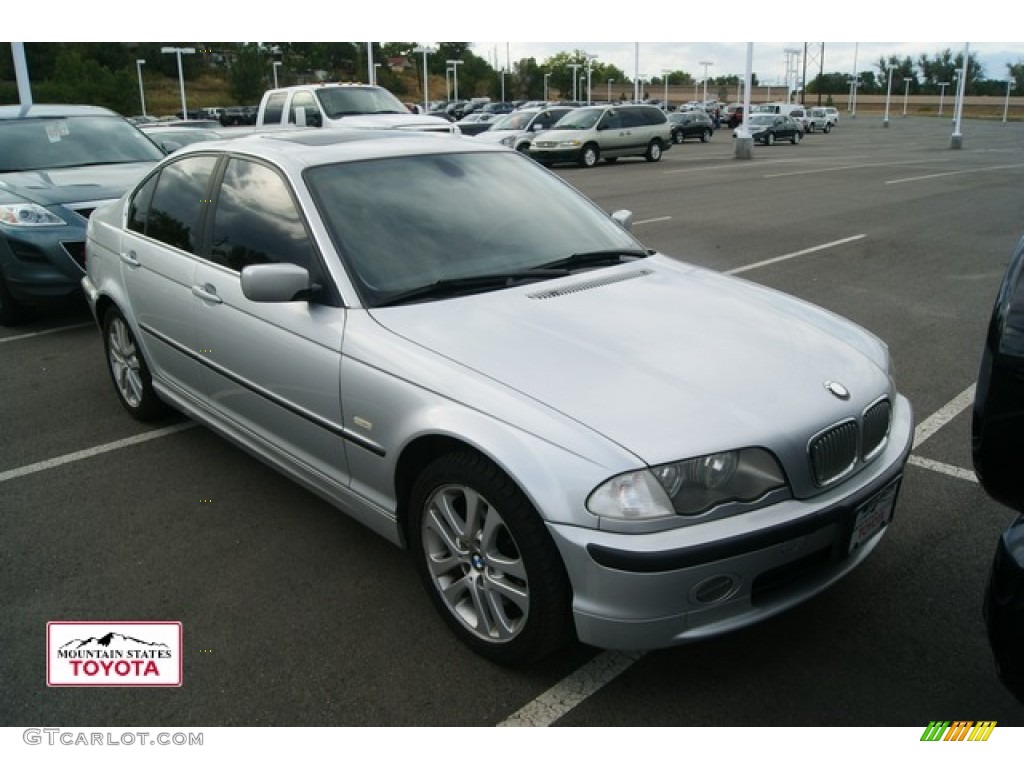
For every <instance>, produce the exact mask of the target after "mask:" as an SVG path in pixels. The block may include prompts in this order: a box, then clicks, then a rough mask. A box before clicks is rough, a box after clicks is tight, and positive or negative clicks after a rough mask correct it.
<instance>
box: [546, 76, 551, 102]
mask: <svg viewBox="0 0 1024 768" xmlns="http://www.w3.org/2000/svg"><path fill="white" fill-rule="evenodd" d="M549 77H551V73H550V72H545V73H544V101H547V100H548V78H549Z"/></svg>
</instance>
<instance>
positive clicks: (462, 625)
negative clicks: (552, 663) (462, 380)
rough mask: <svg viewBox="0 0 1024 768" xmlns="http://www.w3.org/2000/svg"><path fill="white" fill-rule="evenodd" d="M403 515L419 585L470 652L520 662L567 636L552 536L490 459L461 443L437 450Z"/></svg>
mask: <svg viewBox="0 0 1024 768" xmlns="http://www.w3.org/2000/svg"><path fill="white" fill-rule="evenodd" d="M471 507H472V509H471ZM409 514H410V518H409V527H408V531H409V544H410V550H411V551H412V553H413V556H414V558H415V560H416V568H417V570H418V571H419V574H420V578H421V579H422V580H423V584H424V586H425V587H426V590H427V593H428V594H429V595H430V599H431V601H433V603H434V606H435V608H437V610H438V612H439V613H440V614H441V616H442V618H443V619H444V620H445V622H446V623H447V624H448V626H449V627H450V628H451V629H452V631H453V632H454V633H455V634H456V635H457V636H458V637H459V639H460V640H462V642H464V643H465V644H466V645H468V646H469V647H470V648H472V649H473V651H475V652H476V653H478V654H480V655H481V656H483V657H484V658H487V659H489V660H491V661H494V662H496V663H498V664H506V665H517V664H525V663H528V662H531V661H535V660H536V659H539V658H541V657H542V656H545V655H547V654H549V653H551V652H552V651H554V650H556V649H557V648H559V647H561V646H562V645H565V644H566V643H567V642H568V641H569V640H570V639H571V638H572V636H573V635H572V623H571V605H572V595H571V590H570V588H569V579H568V576H567V575H566V573H565V567H564V566H563V564H562V560H561V557H560V556H559V554H558V550H557V548H556V547H555V543H554V542H553V541H552V540H551V536H550V535H549V534H548V532H547V529H546V528H545V527H544V523H543V522H542V521H541V518H540V516H539V515H538V514H537V512H536V510H535V509H534V508H533V505H531V504H530V502H529V500H528V499H527V498H526V496H525V495H524V494H523V492H522V491H521V490H520V489H519V487H518V486H517V485H516V484H515V483H514V482H513V481H512V480H511V478H509V477H508V475H506V474H505V473H504V472H503V471H502V470H501V469H500V468H499V467H498V466H496V465H495V464H494V463H493V462H491V461H489V460H488V459H487V458H485V457H483V456H481V455H480V454H477V453H475V452H472V451H468V450H466V451H458V452H455V453H449V454H446V455H443V456H441V457H440V458H438V459H435V460H434V461H433V462H432V463H431V464H430V465H428V466H427V467H426V469H424V470H423V472H422V473H421V474H420V476H419V477H418V478H417V479H416V482H415V484H414V485H413V489H412V493H411V496H410V504H409ZM492 516H493V517H492Z"/></svg>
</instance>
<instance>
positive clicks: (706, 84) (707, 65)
mask: <svg viewBox="0 0 1024 768" xmlns="http://www.w3.org/2000/svg"><path fill="white" fill-rule="evenodd" d="M697 63H698V64H700V65H701V66H702V67H704V103H705V104H706V103H707V101H708V67H710V66H713V65H714V63H715V62H713V61H698V62H697Z"/></svg>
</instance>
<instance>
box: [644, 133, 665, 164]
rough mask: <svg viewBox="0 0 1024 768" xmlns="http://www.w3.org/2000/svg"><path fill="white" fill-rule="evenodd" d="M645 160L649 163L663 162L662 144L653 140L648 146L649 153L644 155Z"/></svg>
mask: <svg viewBox="0 0 1024 768" xmlns="http://www.w3.org/2000/svg"><path fill="white" fill-rule="evenodd" d="M644 160H646V161H647V162H648V163H656V162H658V161H659V160H661V142H660V141H658V140H657V139H652V140H651V143H650V144H648V145H647V152H645V153H644Z"/></svg>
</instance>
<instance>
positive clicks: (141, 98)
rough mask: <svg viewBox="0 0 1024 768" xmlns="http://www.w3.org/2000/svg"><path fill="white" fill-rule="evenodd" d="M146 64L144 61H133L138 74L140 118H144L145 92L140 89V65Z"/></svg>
mask: <svg viewBox="0 0 1024 768" xmlns="http://www.w3.org/2000/svg"><path fill="white" fill-rule="evenodd" d="M145 63H146V60H145V59H136V60H135V69H136V70H137V71H138V73H139V102H140V103H141V104H142V116H143V117H145V116H146V92H145V90H143V88H142V65H143V64H145Z"/></svg>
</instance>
